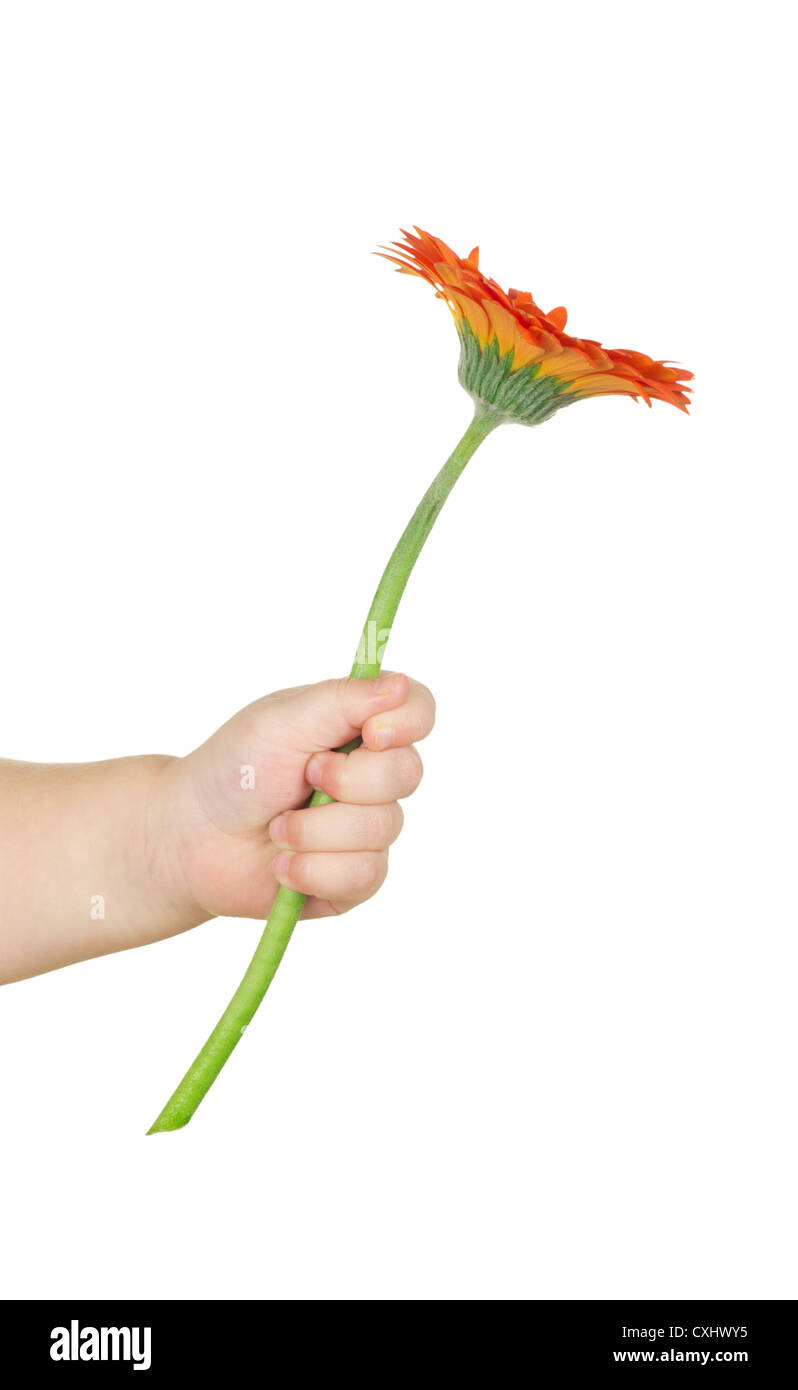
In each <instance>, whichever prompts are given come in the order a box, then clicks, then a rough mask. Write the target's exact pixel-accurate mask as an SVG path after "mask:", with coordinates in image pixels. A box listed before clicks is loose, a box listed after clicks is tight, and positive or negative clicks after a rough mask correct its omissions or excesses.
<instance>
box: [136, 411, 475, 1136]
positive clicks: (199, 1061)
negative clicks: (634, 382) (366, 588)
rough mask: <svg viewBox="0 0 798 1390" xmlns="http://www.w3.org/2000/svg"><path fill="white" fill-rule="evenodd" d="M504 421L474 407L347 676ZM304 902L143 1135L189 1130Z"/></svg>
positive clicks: (383, 635)
mask: <svg viewBox="0 0 798 1390" xmlns="http://www.w3.org/2000/svg"><path fill="white" fill-rule="evenodd" d="M501 420H502V417H501V416H500V415H499V414H497V413H495V412H494V411H491V410H490V409H486V408H485V407H484V406H482V405H479V404H478V405H477V408H476V411H475V414H474V418H473V420H472V421H471V424H470V425H469V426H468V429H467V430H466V432H465V434H464V435H463V437H462V439H461V440H460V442H459V444H458V445H457V447H456V448H455V450H454V452H453V453H452V454H451V455H450V457H449V458H448V459H447V461H446V463H445V464H444V465H443V468H442V469H441V471H440V473H439V474H438V476H437V477H436V478H435V479H434V481H433V482H432V484H431V485H430V487H429V488H428V489H427V491H426V492H425V494H424V496H423V497H422V499H421V501H420V503H419V505H418V506H417V508H416V510H415V512H414V513H413V515H412V517H411V518H410V521H409V523H408V525H407V527H406V528H405V531H404V532H403V534H402V537H401V540H400V541H399V544H398V545H397V547H396V549H395V550H394V552H393V555H392V556H391V558H390V560H389V561H388V565H387V568H386V570H385V573H384V574H383V576H382V579H381V580H380V583H379V587H378V589H377V592H376V594H375V595H374V600H373V602H372V605H371V608H370V609H369V614H368V618H367V619H366V625H365V627H364V629H363V637H362V639H361V643H360V646H359V648H358V653H357V657H356V659H355V664H354V666H353V667H352V671H351V674H352V676H355V677H360V678H362V679H369V678H371V679H373V678H374V677H375V676H378V675H379V673H380V665H381V650H380V645H378V644H381V646H382V647H384V644H385V642H387V639H388V634H389V632H390V629H391V626H392V624H393V620H394V617H395V616H396V610H397V608H398V607H399V601H400V599H401V597H402V594H403V593H404V590H405V585H406V584H407V581H408V579H409V577H410V571H411V570H412V568H413V566H414V564H415V563H416V560H417V559H418V557H419V555H420V553H421V549H422V546H423V545H424V542H425V540H426V539H427V536H428V535H429V533H430V531H431V530H432V527H433V525H434V523H435V520H436V518H437V516H438V513H439V511H440V510H441V507H442V506H443V504H444V502H445V501H446V498H447V497H448V496H449V493H450V492H451V490H452V488H453V487H454V485H455V483H456V482H457V479H458V478H459V477H460V474H461V473H462V471H463V469H464V468H465V466H466V464H467V463H468V460H469V459H470V458H471V455H472V454H473V453H474V451H475V449H477V448H478V446H479V445H480V444H481V443H482V441H483V439H485V438H486V437H487V436H488V435H489V434H490V432H491V430H493V429H495V428H496V426H497V425H498V424H500V423H501ZM359 742H360V740H359V739H355V740H353V742H352V743H348V744H346V745H345V747H344V749H343V750H342V751H343V752H347V753H348V752H350V751H351V750H352V749H353V748H356V747H357V745H358V744H359ZM329 801H332V797H330V796H327V795H326V793H325V792H315V793H314V795H313V797H312V798H311V801H310V805H311V806H322V805H325V804H326V803H327V802H329ZM304 902H305V895H304V894H303V893H295V892H294V891H293V889H290V888H283V887H280V888H279V889H278V891H277V896H276V897H275V899H274V904H273V906H272V910H271V912H270V914H269V920H268V922H267V923H266V927H265V929H264V932H263V935H262V937H261V939H260V941H259V942H258V946H257V950H256V951H255V954H254V956H253V957H252V960H251V961H250V963H249V965H248V967H247V971H246V974H245V975H244V978H243V979H242V981H241V984H240V985H239V986H238V989H237V990H236V992H235V994H234V995H233V997H232V999H231V1000H230V1003H229V1004H228V1006H227V1008H226V1009H225V1011H224V1013H223V1014H222V1016H221V1018H220V1019H219V1022H218V1023H217V1025H216V1027H215V1028H214V1030H213V1032H212V1033H211V1035H210V1037H209V1038H208V1041H207V1042H206V1043H205V1046H204V1047H203V1048H202V1051H201V1052H200V1053H198V1055H197V1057H196V1058H195V1059H194V1061H193V1062H192V1064H191V1066H190V1067H189V1069H188V1071H187V1072H186V1074H185V1076H184V1077H183V1080H182V1081H181V1082H180V1084H179V1086H178V1087H177V1090H176V1091H175V1092H174V1094H173V1095H172V1096H171V1097H170V1098H169V1100H168V1101H167V1102H166V1105H165V1106H164V1108H163V1110H162V1111H161V1113H160V1115H159V1116H158V1118H157V1120H156V1121H155V1123H154V1125H153V1126H152V1128H151V1129H150V1130H148V1131H147V1132H148V1133H149V1134H157V1133H158V1132H160V1131H161V1130H169V1129H181V1128H182V1126H183V1125H186V1124H188V1122H189V1120H190V1119H191V1116H192V1115H193V1114H194V1111H195V1110H196V1108H197V1106H198V1105H199V1103H200V1101H201V1100H202V1098H203V1096H204V1095H205V1094H206V1092H207V1091H208V1090H209V1089H210V1087H211V1086H212V1085H213V1083H214V1081H215V1080H216V1078H217V1076H218V1075H219V1072H220V1071H221V1070H222V1067H223V1066H224V1064H225V1062H226V1061H227V1059H228V1057H229V1056H230V1053H231V1052H232V1051H233V1048H234V1047H235V1046H236V1044H237V1043H238V1042H239V1041H240V1040H241V1037H242V1035H243V1033H244V1030H245V1029H246V1027H247V1024H248V1023H249V1022H250V1021H251V1019H252V1018H253V1017H254V1015H255V1013H256V1011H257V1008H258V1005H259V1004H260V1002H261V1000H262V999H263V996H264V994H265V993H266V991H267V989H268V988H269V985H270V984H271V982H272V980H273V979H274V976H275V973H276V971H277V967H278V965H279V964H280V961H281V960H282V958H283V955H284V953H285V948H286V946H287V945H288V943H289V941H290V939H291V933H292V932H293V930H294V927H295V926H296V923H297V920H298V918H299V914H300V913H301V911H302V907H303V904H304Z"/></svg>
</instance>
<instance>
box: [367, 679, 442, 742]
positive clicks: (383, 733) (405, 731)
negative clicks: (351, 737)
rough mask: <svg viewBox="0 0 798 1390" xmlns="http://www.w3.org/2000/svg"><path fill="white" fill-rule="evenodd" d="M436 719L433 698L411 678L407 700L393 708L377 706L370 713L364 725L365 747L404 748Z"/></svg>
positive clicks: (422, 733)
mask: <svg viewBox="0 0 798 1390" xmlns="http://www.w3.org/2000/svg"><path fill="white" fill-rule="evenodd" d="M434 723H435V701H434V700H433V698H432V695H431V693H430V691H429V690H428V689H427V687H426V686H425V685H421V684H420V683H419V682H418V681H413V680H411V681H410V689H409V693H408V696H407V699H406V700H403V702H402V704H401V705H397V706H396V707H395V708H394V709H390V710H387V709H386V710H380V711H379V712H378V713H377V714H372V715H369V718H368V719H367V720H366V722H365V724H364V725H363V729H362V735H363V742H364V743H365V745H366V747H367V748H372V749H376V750H382V749H386V748H406V747H407V745H408V744H410V743H418V742H419V740H420V739H422V738H426V737H427V734H428V733H429V732H430V731H431V729H432V726H433V724H434Z"/></svg>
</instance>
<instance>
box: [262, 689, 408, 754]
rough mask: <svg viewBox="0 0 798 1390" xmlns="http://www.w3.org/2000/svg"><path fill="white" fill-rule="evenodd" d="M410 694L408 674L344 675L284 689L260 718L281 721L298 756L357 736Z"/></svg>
mask: <svg viewBox="0 0 798 1390" xmlns="http://www.w3.org/2000/svg"><path fill="white" fill-rule="evenodd" d="M409 690H410V682H409V680H408V678H407V676H405V675H402V674H400V673H399V672H396V671H385V672H384V673H383V674H382V675H380V676H377V678H376V680H356V679H353V678H352V677H342V678H341V679H340V680H329V681H320V682H319V684H318V685H304V686H299V687H298V688H297V689H296V690H287V691H285V693H284V694H283V695H281V696H280V697H279V698H278V699H277V700H275V701H274V702H273V703H272V702H270V703H269V706H268V707H267V709H265V710H264V715H268V717H269V718H270V719H274V718H277V719H279V720H280V722H281V732H283V733H284V734H285V733H287V735H288V740H287V741H289V742H290V743H292V744H293V745H294V747H295V748H296V750H297V751H298V752H303V753H308V754H310V753H319V752H321V751H322V750H324V749H327V748H338V747H339V746H340V745H341V744H342V743H348V742H349V740H350V739H353V738H356V737H357V736H358V734H359V733H360V730H361V729H362V728H363V725H364V724H365V722H366V720H367V719H370V718H371V716H372V715H374V714H381V713H382V712H383V711H384V710H389V709H396V707H397V706H398V705H401V704H402V703H403V702H404V701H405V700H406V699H407V696H408V693H409Z"/></svg>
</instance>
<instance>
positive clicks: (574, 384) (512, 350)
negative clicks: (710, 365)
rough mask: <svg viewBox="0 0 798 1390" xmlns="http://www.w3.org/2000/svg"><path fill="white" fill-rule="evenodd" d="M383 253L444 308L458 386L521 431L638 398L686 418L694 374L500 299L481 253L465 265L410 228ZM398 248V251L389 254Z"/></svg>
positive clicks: (528, 300) (560, 315)
mask: <svg viewBox="0 0 798 1390" xmlns="http://www.w3.org/2000/svg"><path fill="white" fill-rule="evenodd" d="M414 231H415V233H416V235H412V234H411V233H409V232H404V231H403V233H402V235H403V237H404V241H403V242H400V241H396V242H393V243H392V246H391V247H385V248H384V250H383V252H380V253H378V254H384V255H385V258H386V260H390V261H393V262H394V263H395V264H396V265H397V266H398V267H399V269H400V270H401V271H403V272H404V273H405V274H406V275H419V276H421V278H422V279H423V280H426V281H428V283H429V284H430V285H432V286H433V287H434V289H435V291H436V293H437V295H438V297H439V298H440V299H444V300H445V301H446V303H447V304H448V306H449V308H450V310H451V312H452V315H453V316H454V321H455V324H456V326H457V331H458V333H459V335H460V340H461V346H462V352H461V357H460V381H461V382H462V384H463V386H464V387H465V389H466V390H467V391H468V392H469V393H470V394H471V395H472V396H474V397H475V398H476V399H478V400H480V401H482V402H483V403H484V404H486V405H490V406H492V407H493V409H494V410H495V411H497V412H498V413H499V414H501V415H505V416H508V417H509V418H511V419H515V420H518V421H520V422H521V423H523V424H538V423H539V422H540V421H541V420H545V419H548V418H549V416H550V415H553V414H554V412H555V410H558V409H559V408H560V407H561V406H564V405H570V404H571V403H572V402H573V401H576V400H582V399H583V398H585V397H587V396H615V395H628V396H633V397H638V396H642V398H643V400H644V401H645V402H646V404H647V405H649V406H650V405H651V402H652V400H659V401H666V402H667V403H668V404H669V405H675V406H677V407H678V408H679V410H684V411H686V410H687V405H688V396H687V393H688V392H689V390H690V388H689V387H688V386H685V385H684V382H686V381H690V380H692V376H693V374H692V372H688V371H687V370H686V369H685V368H683V367H674V366H667V365H666V364H665V363H664V362H656V361H655V360H654V359H653V358H652V357H648V356H646V354H645V353H643V352H631V351H627V350H626V349H620V348H603V347H602V346H601V343H599V342H596V341H595V339H592V338H572V337H571V336H570V335H569V334H568V333H566V332H565V324H566V320H567V317H568V315H567V313H566V310H565V309H563V308H562V307H559V308H557V309H551V310H550V311H549V313H548V314H544V312H543V310H542V309H539V308H538V306H537V304H536V303H535V301H534V299H533V298H532V295H531V294H529V293H528V292H527V291H520V290H508V291H507V292H505V291H504V290H503V289H502V288H501V287H500V286H499V285H497V284H496V281H495V280H490V279H488V277H487V276H486V275H483V274H482V271H481V270H480V269H479V248H478V247H475V248H474V250H473V251H472V252H471V253H470V254H469V255H468V256H467V257H466V258H465V260H462V259H461V258H460V257H459V256H458V255H456V253H455V252H454V251H452V249H451V247H449V246H447V245H446V242H445V241H441V240H440V239H439V238H438V237H433V236H430V234H429V233H428V232H422V231H421V229H420V228H419V227H416V228H414ZM393 248H395V250H394V249H393Z"/></svg>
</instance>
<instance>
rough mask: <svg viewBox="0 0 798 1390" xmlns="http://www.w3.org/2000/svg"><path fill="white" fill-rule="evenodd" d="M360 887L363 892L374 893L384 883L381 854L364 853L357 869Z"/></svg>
mask: <svg viewBox="0 0 798 1390" xmlns="http://www.w3.org/2000/svg"><path fill="white" fill-rule="evenodd" d="M356 878H357V886H358V889H359V890H360V891H361V892H363V893H373V892H374V890H375V889H376V888H379V886H380V884H381V883H382V874H381V865H380V856H379V855H378V854H364V855H363V856H362V857H361V858H360V860H359V862H358V864H357V869H356Z"/></svg>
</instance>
